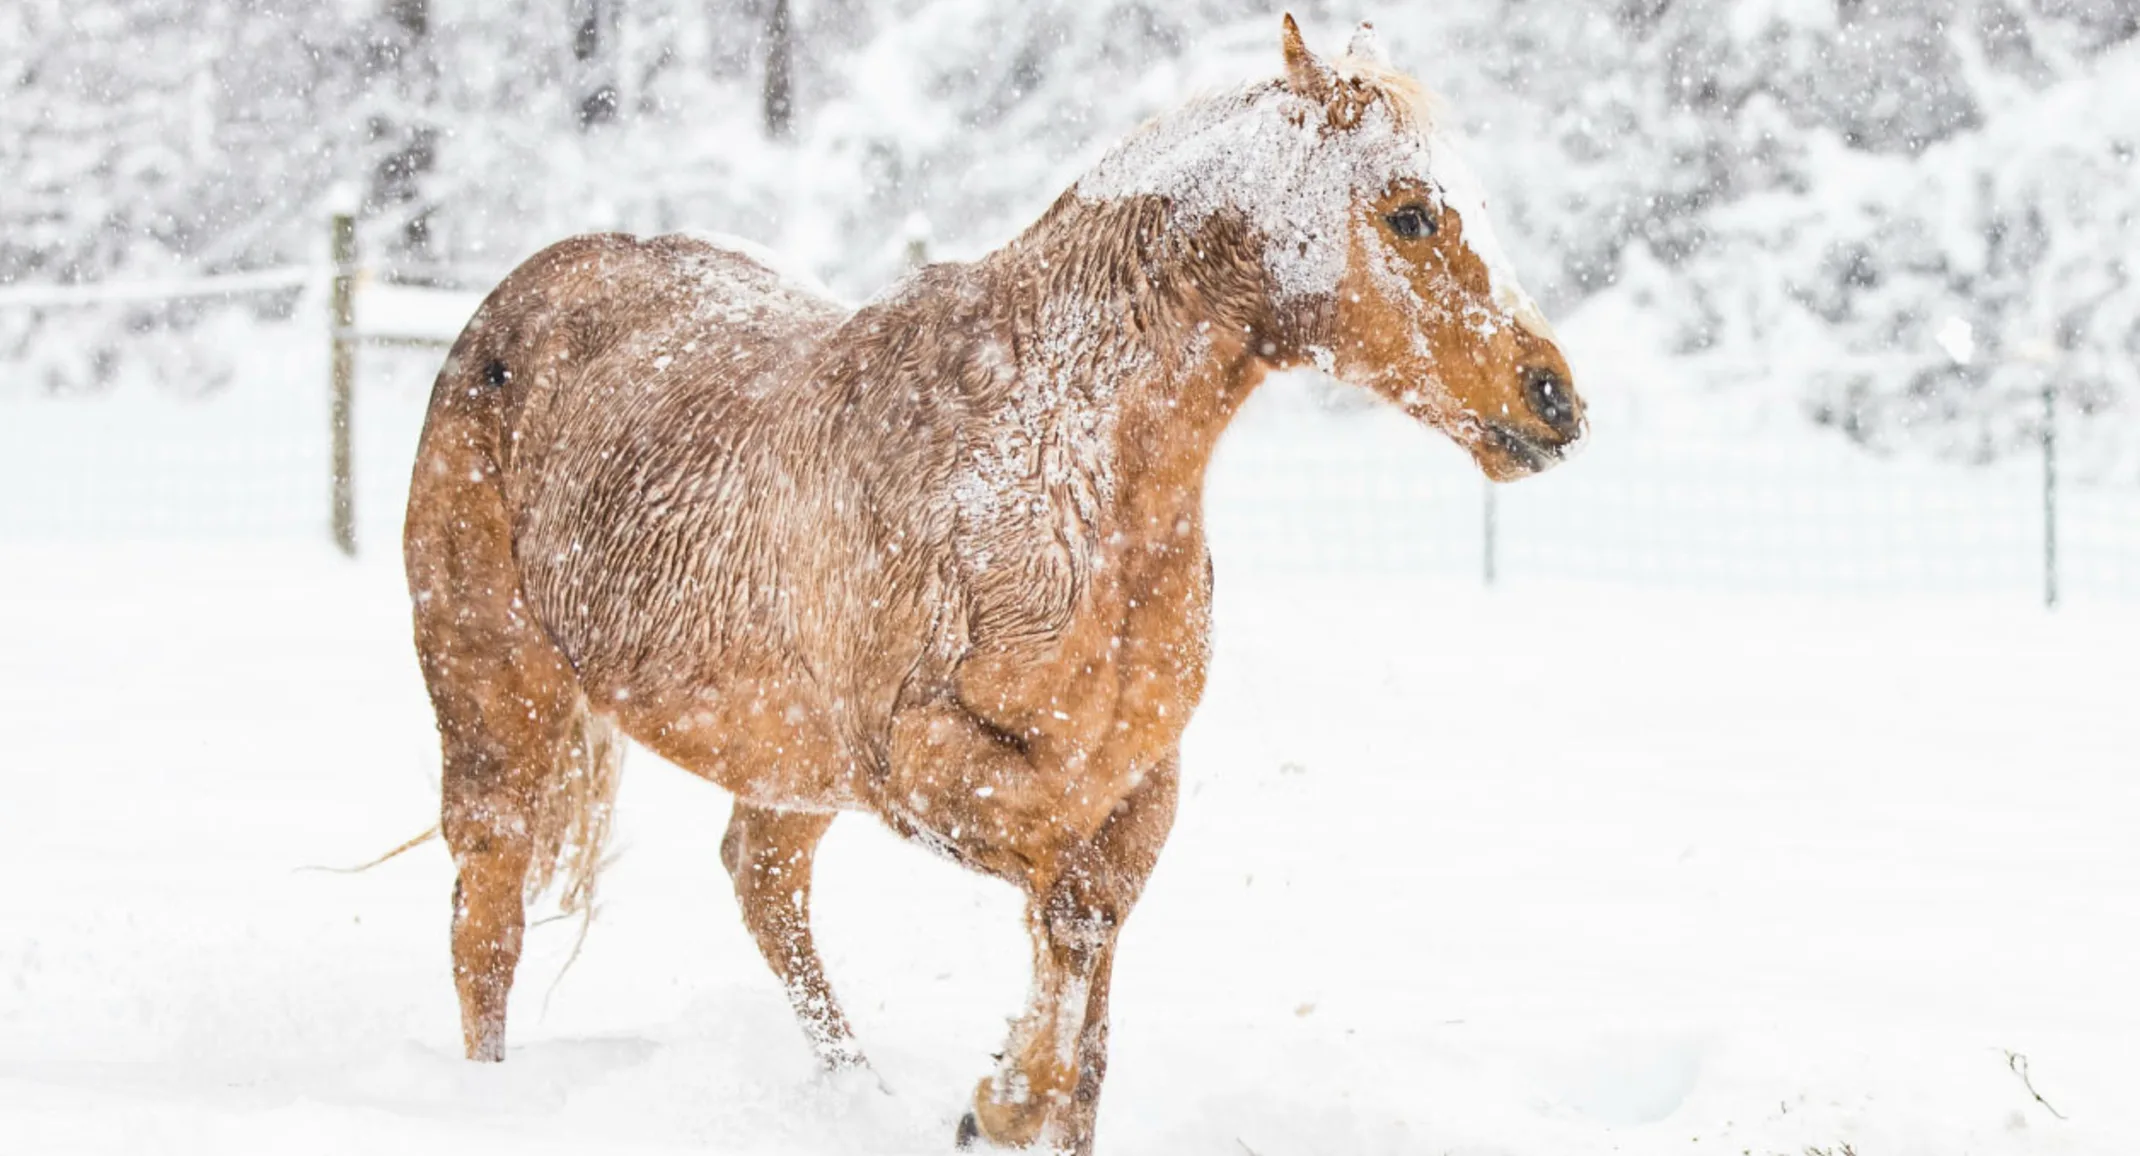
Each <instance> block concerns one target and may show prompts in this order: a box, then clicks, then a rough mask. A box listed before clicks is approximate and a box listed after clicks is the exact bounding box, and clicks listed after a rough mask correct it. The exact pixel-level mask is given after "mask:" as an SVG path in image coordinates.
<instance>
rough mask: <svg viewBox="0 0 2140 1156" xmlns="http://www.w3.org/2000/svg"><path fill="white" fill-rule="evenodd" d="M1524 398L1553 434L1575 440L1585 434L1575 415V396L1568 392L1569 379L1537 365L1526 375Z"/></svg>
mask: <svg viewBox="0 0 2140 1156" xmlns="http://www.w3.org/2000/svg"><path fill="white" fill-rule="evenodd" d="M1523 397H1524V400H1525V401H1528V402H1529V403H1530V405H1531V409H1532V411H1533V412H1535V413H1536V414H1537V415H1538V416H1539V417H1540V418H1541V419H1543V420H1544V421H1545V423H1546V424H1547V425H1549V426H1552V427H1553V432H1555V433H1557V434H1560V435H1561V436H1562V437H1570V438H1572V437H1574V436H1575V435H1576V434H1578V433H1580V432H1582V422H1581V419H1579V418H1578V417H1577V416H1576V413H1575V394H1574V393H1573V392H1572V391H1571V390H1569V388H1568V382H1567V379H1566V378H1563V377H1562V376H1561V375H1560V374H1558V373H1556V372H1554V371H1553V370H1552V369H1549V368H1547V367H1545V366H1543V365H1534V366H1531V367H1530V368H1529V369H1526V370H1524V371H1523Z"/></svg>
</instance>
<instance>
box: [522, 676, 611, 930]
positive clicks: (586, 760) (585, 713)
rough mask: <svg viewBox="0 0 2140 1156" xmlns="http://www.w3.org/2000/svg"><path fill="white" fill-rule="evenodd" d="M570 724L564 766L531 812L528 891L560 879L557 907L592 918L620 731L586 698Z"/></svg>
mask: <svg viewBox="0 0 2140 1156" xmlns="http://www.w3.org/2000/svg"><path fill="white" fill-rule="evenodd" d="M573 727H574V733H573V735H572V741H571V744H570V746H569V747H568V748H567V751H566V755H565V760H564V766H562V767H560V768H559V771H560V773H559V774H557V775H555V776H553V777H552V778H551V779H550V784H549V788H548V790H547V791H546V792H545V794H544V795H543V798H542V802H541V805H540V807H539V808H538V809H537V810H536V813H535V850H534V856H533V858H532V859H530V861H529V866H528V877H527V892H526V893H527V898H528V901H529V902H533V901H534V900H535V899H536V898H537V897H538V896H540V895H541V894H542V893H543V892H545V891H548V890H549V889H550V885H551V884H552V883H553V882H555V883H561V884H562V886H561V889H560V891H559V893H558V906H559V908H560V909H561V910H562V911H563V912H564V913H565V914H568V915H572V914H577V915H580V916H582V917H583V918H586V919H592V918H593V917H594V899H595V884H596V883H597V881H598V880H599V879H600V878H601V874H602V868H603V867H604V866H606V865H607V864H608V859H607V858H606V849H607V846H608V843H609V821H610V816H611V812H612V810H613V809H614V807H615V805H616V799H617V778H618V774H619V771H620V770H621V769H622V767H623V765H624V735H623V734H622V732H620V731H619V730H618V728H617V724H616V723H615V722H614V721H612V720H610V719H607V718H604V717H602V716H601V715H598V714H595V713H594V712H593V711H591V710H589V709H587V704H586V702H585V701H584V700H583V701H582V702H581V703H580V707H579V717H578V718H577V719H576V720H575V721H574V723H573Z"/></svg>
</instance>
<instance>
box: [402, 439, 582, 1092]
mask: <svg viewBox="0 0 2140 1156" xmlns="http://www.w3.org/2000/svg"><path fill="white" fill-rule="evenodd" d="M449 444H450V443H449ZM435 456H440V455H439V452H438V450H437V449H436V447H434V445H433V444H432V443H431V439H430V438H428V437H427V440H426V445H425V460H426V461H429V460H430V459H431V458H433V457H435ZM434 464H436V465H437V466H438V467H439V468H434V469H425V468H419V469H418V471H417V476H416V481H415V485H414V487H413V489H414V493H413V495H412V500H411V502H410V507H409V522H408V538H407V543H406V547H407V563H408V572H409V590H410V594H411V596H412V600H413V603H414V607H415V626H416V650H417V655H418V657H419V658H420V659H421V660H422V663H423V671H424V681H425V683H426V685H427V686H428V687H429V689H430V692H431V704H432V707H433V709H434V710H435V711H436V713H437V716H438V730H439V739H440V745H441V747H442V748H443V752H444V755H445V766H444V774H443V783H442V786H443V792H442V794H443V797H442V800H441V802H442V806H441V815H440V819H441V827H442V829H443V833H444V835H445V837H446V844H447V846H448V847H449V848H451V850H452V852H453V861H454V865H455V866H456V867H457V868H458V869H459V874H458V877H457V878H456V880H455V882H454V888H453V980H454V987H455V989H456V991H457V993H458V995H459V996H460V1004H461V1035H462V1042H463V1044H464V1045H465V1046H466V1048H467V1052H468V1058H469V1059H472V1060H492V1061H495V1060H502V1059H504V1058H505V1009H506V995H507V993H508V992H509V991H510V990H511V988H512V983H513V969H514V967H515V966H516V965H517V964H518V963H519V960H520V943H521V936H522V933H523V931H524V930H525V927H526V921H527V916H526V910H525V907H524V888H525V886H526V884H527V881H528V878H529V869H530V866H531V864H532V863H533V860H534V858H535V856H536V855H537V854H554V853H555V846H554V845H555V843H556V841H557V839H556V832H555V830H552V829H551V828H554V827H555V825H556V823H557V821H558V819H559V815H558V814H557V809H556V807H555V806H554V805H553V804H554V802H555V800H556V799H557V797H558V795H557V790H556V788H557V787H558V784H559V783H560V782H561V781H562V778H563V776H565V775H567V774H568V773H569V771H570V768H571V765H572V762H573V759H574V755H575V746H574V744H575V743H579V742H584V741H585V739H584V737H583V734H582V726H583V722H584V710H585V707H584V701H583V699H582V697H581V692H580V687H579V683H578V680H577V678H576V677H575V676H574V674H573V672H572V668H571V666H570V665H569V664H568V663H567V662H566V661H565V658H564V656H563V655H562V654H561V653H559V652H558V650H557V647H556V645H555V644H553V643H552V642H551V641H550V638H549V636H548V635H547V634H546V633H544V631H543V630H542V629H541V628H540V627H539V626H538V625H536V623H535V621H534V619H533V617H532V616H531V615H530V613H529V611H528V609H527V607H526V606H525V604H524V603H523V600H522V599H521V596H520V582H519V575H518V572H517V568H516V567H515V566H514V564H513V560H512V553H511V549H510V547H509V544H508V542H509V540H508V537H507V532H506V521H505V516H504V510H503V507H502V504H501V503H500V501H499V498H498V495H497V491H496V490H495V488H493V487H490V486H488V485H485V484H483V483H482V482H479V481H466V480H464V479H468V478H469V477H470V475H471V472H474V473H475V474H476V476H480V471H471V470H470V469H469V467H468V466H467V465H466V463H465V461H463V460H458V459H451V458H449V459H448V460H447V461H444V462H438V463H434ZM540 844H547V845H540ZM536 866H537V869H538V872H546V867H547V865H536Z"/></svg>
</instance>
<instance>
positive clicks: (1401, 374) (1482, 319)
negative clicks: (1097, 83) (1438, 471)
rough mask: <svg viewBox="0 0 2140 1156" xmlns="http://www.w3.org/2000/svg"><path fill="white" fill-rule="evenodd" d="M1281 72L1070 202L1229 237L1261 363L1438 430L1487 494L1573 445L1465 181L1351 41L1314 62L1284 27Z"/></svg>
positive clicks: (1191, 111)
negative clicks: (1116, 205)
mask: <svg viewBox="0 0 2140 1156" xmlns="http://www.w3.org/2000/svg"><path fill="white" fill-rule="evenodd" d="M1284 48H1285V75H1284V77H1283V79H1281V80H1278V81H1275V82H1267V83H1264V84H1260V85H1254V86H1251V87H1249V88H1246V89H1243V90H1241V91H1239V92H1236V93H1233V94H1229V95H1227V96H1224V97H1220V98H1217V99H1213V100H1209V101H1205V102H1202V103H1199V104H1196V105H1192V106H1190V107H1189V108H1187V109H1185V110H1183V111H1182V112H1179V113H1176V114H1174V115H1173V116H1170V117H1162V118H1160V119H1159V120H1158V121H1155V122H1154V123H1153V124H1152V125H1150V126H1148V127H1147V128H1146V130H1145V131H1144V132H1142V133H1140V134H1139V135H1138V136H1136V137H1134V138H1132V139H1131V140H1130V141H1129V142H1127V143H1126V144H1125V145H1124V146H1123V147H1122V148H1120V149H1118V150H1117V151H1116V152H1115V153H1114V154H1112V155H1110V156H1109V157H1108V158H1107V159H1106V160H1104V161H1102V162H1101V164H1100V165H1099V167H1098V168H1096V169H1094V170H1093V172H1092V173H1091V174H1089V175H1088V176H1087V177H1086V178H1085V179H1084V180H1083V181H1082V182H1080V184H1079V186H1078V192H1079V193H1080V194H1081V195H1086V196H1125V195H1134V194H1156V195H1159V196H1163V197H1165V198H1167V200H1168V201H1169V202H1170V203H1171V204H1172V205H1173V206H1174V212H1175V214H1176V216H1177V219H1184V218H1185V220H1183V223H1184V224H1190V225H1192V226H1195V225H1197V224H1201V223H1202V222H1204V221H1206V220H1208V219H1210V218H1213V217H1214V216H1216V217H1219V218H1221V219H1230V220H1235V221H1239V222H1241V223H1244V224H1245V225H1246V229H1245V234H1246V235H1247V236H1248V237H1250V238H1252V239H1253V242H1252V244H1251V246H1250V248H1251V249H1253V250H1254V251H1255V257H1254V259H1255V260H1256V261H1257V262H1258V263H1259V264H1260V265H1261V266H1262V271H1263V278H1262V281H1263V292H1264V293H1265V295H1266V300H1265V302H1264V304H1265V305H1266V306H1267V310H1266V311H1264V312H1263V316H1264V318H1265V324H1264V325H1260V326H1258V327H1257V328H1258V329H1260V330H1261V331H1262V335H1261V336H1259V338H1258V342H1259V345H1260V349H1259V352H1260V353H1261V355H1262V356H1263V357H1264V358H1265V360H1266V361H1268V362H1269V363H1270V364H1272V365H1273V366H1274V367H1284V366H1290V365H1296V364H1312V365H1315V366H1316V367H1318V368H1320V369H1322V370H1324V371H1325V372H1328V373H1330V374H1332V375H1333V376H1335V377H1337V378H1339V379H1341V380H1344V381H1347V382H1351V383H1353V384H1355V385H1359V386H1362V387H1365V388H1367V389H1369V390H1372V391H1373V392H1375V393H1377V394H1379V395H1381V396H1382V397H1384V398H1387V399H1388V400H1390V401H1392V402H1394V403H1396V404H1397V405H1399V406H1401V407H1402V408H1403V409H1404V410H1405V411H1406V412H1407V413H1410V414H1412V415H1413V416H1414V417H1416V418H1418V419H1419V420H1421V421H1424V422H1426V423H1428V424H1430V425H1433V426H1435V427H1436V428H1438V429H1440V430H1442V431H1443V432H1445V433H1447V434H1448V435H1449V436H1450V437H1451V438H1453V439H1454V440H1455V441H1456V442H1457V443H1458V444H1460V445H1462V446H1464V447H1465V448H1466V449H1468V450H1469V451H1470V452H1471V454H1472V456H1473V458H1474V459H1475V460H1477V462H1478V464H1479V468H1480V469H1481V470H1483V471H1485V473H1486V474H1487V476H1489V477H1491V478H1494V479H1495V480H1499V481H1507V480H1512V479H1515V478H1520V477H1523V476H1526V475H1528V474H1533V473H1537V472H1538V471H1540V470H1543V469H1546V468H1548V467H1550V466H1552V465H1553V464H1555V463H1556V462H1558V461H1560V460H1561V459H1562V458H1563V457H1565V456H1566V455H1567V453H1568V451H1569V450H1571V449H1572V448H1574V446H1575V445H1576V443H1578V442H1579V441H1581V439H1582V438H1583V436H1584V434H1585V433H1586V431H1587V423H1586V422H1585V420H1584V416H1583V403H1582V401H1581V399H1580V398H1578V397H1577V396H1576V393H1575V388H1574V383H1573V381H1572V380H1571V375H1570V373H1569V371H1568V363H1567V361H1566V359H1565V358H1563V357H1562V355H1561V352H1560V348H1559V346H1558V345H1557V344H1556V343H1555V339H1554V336H1553V330H1552V328H1551V327H1550V326H1549V325H1547V324H1546V321H1545V318H1544V316H1543V315H1542V314H1540V313H1539V311H1538V307H1537V306H1536V305H1535V304H1533V303H1532V301H1531V299H1530V297H1529V296H1528V295H1527V294H1526V293H1525V292H1524V291H1523V288H1522V286H1520V285H1519V284H1517V282H1516V279H1515V277H1514V275H1513V273H1512V272H1511V271H1510V268H1509V264H1508V261H1507V258H1506V257H1504V256H1503V255H1502V253H1501V251H1500V247H1499V245H1498V244H1497V243H1496V242H1495V240H1494V236H1493V228H1492V225H1491V223H1490V222H1489V221H1488V220H1487V217H1486V208H1485V202H1484V198H1483V197H1482V196H1481V195H1480V191H1479V186H1478V183H1477V180H1476V179H1475V178H1474V177H1473V176H1472V174H1471V171H1470V169H1469V167H1468V166H1466V165H1465V163H1464V160H1463V158H1462V157H1461V156H1460V155H1459V154H1458V152H1457V150H1456V148H1455V146H1454V144H1453V142H1452V141H1451V140H1450V137H1449V134H1448V133H1447V132H1446V131H1443V130H1442V129H1440V128H1439V127H1438V126H1437V125H1436V124H1435V121H1434V116H1433V109H1432V108H1431V107H1430V105H1429V103H1428V100H1427V98H1426V97H1425V95H1424V93H1423V92H1422V90H1421V89H1420V87H1419V85H1418V84H1417V83H1416V82H1414V81H1413V80H1411V79H1410V78H1408V77H1406V76H1403V75H1401V74H1399V73H1397V72H1394V71H1392V70H1391V69H1390V68H1389V67H1388V65H1386V64H1385V63H1383V61H1382V59H1381V56H1380V54H1379V52H1378V51H1377V50H1376V48H1375V46H1374V42H1373V34H1372V30H1371V29H1370V28H1368V26H1366V25H1362V26H1361V28H1360V34H1359V35H1357V36H1355V37H1354V39H1353V43H1352V46H1351V48H1350V50H1349V51H1348V52H1347V54H1346V55H1345V56H1342V57H1339V58H1337V59H1335V60H1331V61H1325V60H1323V59H1321V58H1319V57H1317V56H1316V55H1315V54H1314V53H1312V52H1310V51H1309V50H1308V47H1307V45H1306V44H1305V43H1303V42H1302V40H1301V37H1300V29H1299V27H1298V26H1297V25H1295V24H1294V22H1293V18H1292V17H1291V16H1287V17H1286V18H1285V37H1284Z"/></svg>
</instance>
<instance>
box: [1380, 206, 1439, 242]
mask: <svg viewBox="0 0 2140 1156" xmlns="http://www.w3.org/2000/svg"><path fill="white" fill-rule="evenodd" d="M1382 219H1383V220H1385V221H1388V222H1389V226H1390V232H1392V233H1395V234H1397V236H1398V238H1399V239H1401V240H1405V241H1417V240H1419V239H1420V238H1421V237H1431V236H1433V235H1434V231H1435V229H1436V228H1437V227H1438V226H1436V225H1435V223H1434V214H1432V213H1430V212H1428V211H1427V207H1426V206H1425V205H1406V206H1404V207H1403V208H1401V209H1398V210H1397V211H1396V212H1394V213H1391V214H1390V215H1389V216H1387V217H1384V218H1382Z"/></svg>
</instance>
